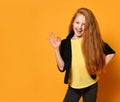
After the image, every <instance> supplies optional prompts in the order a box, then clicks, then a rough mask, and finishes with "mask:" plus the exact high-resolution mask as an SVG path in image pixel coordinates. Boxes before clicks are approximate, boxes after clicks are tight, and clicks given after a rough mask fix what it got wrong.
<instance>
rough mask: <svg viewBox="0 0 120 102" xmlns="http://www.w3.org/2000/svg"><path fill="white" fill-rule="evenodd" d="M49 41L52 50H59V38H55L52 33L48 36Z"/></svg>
mask: <svg viewBox="0 0 120 102" xmlns="http://www.w3.org/2000/svg"><path fill="white" fill-rule="evenodd" d="M49 40H50V42H51V44H52V46H53V47H54V49H59V47H60V44H61V38H60V37H58V36H57V37H55V36H54V34H53V33H51V34H50V36H49Z"/></svg>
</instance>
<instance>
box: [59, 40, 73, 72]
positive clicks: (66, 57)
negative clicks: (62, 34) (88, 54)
mask: <svg viewBox="0 0 120 102" xmlns="http://www.w3.org/2000/svg"><path fill="white" fill-rule="evenodd" d="M60 54H61V57H62V59H63V61H64V68H63V70H60V71H61V72H64V71H65V70H68V69H69V68H70V65H71V47H70V41H69V40H67V39H64V40H62V42H61V46H60Z"/></svg>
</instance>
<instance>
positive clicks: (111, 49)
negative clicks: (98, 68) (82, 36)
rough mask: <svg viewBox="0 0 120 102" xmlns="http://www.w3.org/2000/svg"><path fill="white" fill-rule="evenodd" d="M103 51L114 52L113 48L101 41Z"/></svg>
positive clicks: (105, 52) (106, 52)
mask: <svg viewBox="0 0 120 102" xmlns="http://www.w3.org/2000/svg"><path fill="white" fill-rule="evenodd" d="M103 51H104V54H105V55H107V54H113V53H115V51H114V50H113V48H112V47H111V46H110V45H109V44H108V43H106V42H103Z"/></svg>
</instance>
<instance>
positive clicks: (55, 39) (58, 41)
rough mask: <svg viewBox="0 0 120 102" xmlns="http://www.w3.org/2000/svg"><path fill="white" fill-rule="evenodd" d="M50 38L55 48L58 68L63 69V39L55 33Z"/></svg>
mask: <svg viewBox="0 0 120 102" xmlns="http://www.w3.org/2000/svg"><path fill="white" fill-rule="evenodd" d="M49 39H50V42H51V44H52V46H53V48H54V52H55V57H56V62H57V65H58V68H59V70H60V71H63V68H64V61H63V59H62V57H61V54H60V45H61V39H60V37H55V36H54V35H53V34H50V37H49Z"/></svg>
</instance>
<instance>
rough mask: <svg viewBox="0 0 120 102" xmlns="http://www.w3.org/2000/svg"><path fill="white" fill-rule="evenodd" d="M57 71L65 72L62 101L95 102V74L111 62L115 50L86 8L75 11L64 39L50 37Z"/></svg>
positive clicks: (96, 80)
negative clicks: (104, 39)
mask: <svg viewBox="0 0 120 102" xmlns="http://www.w3.org/2000/svg"><path fill="white" fill-rule="evenodd" d="M50 42H51V44H52V46H53V48H54V51H55V56H56V62H57V66H58V69H59V70H60V71H61V72H64V71H66V73H65V78H64V83H66V84H68V86H69V87H68V90H67V93H66V96H65V98H64V100H63V102H79V100H80V98H81V96H82V97H83V102H96V97H97V88H98V84H97V82H98V79H99V74H100V73H101V72H102V70H103V68H104V67H105V66H106V65H107V64H108V63H109V62H110V61H111V59H112V58H113V57H114V55H115V51H114V50H113V49H112V48H111V47H110V46H109V45H108V44H107V43H105V42H104V41H103V40H102V38H101V35H100V31H99V26H98V23H97V20H96V18H95V16H94V14H93V13H92V12H91V10H89V9H87V8H80V9H78V10H77V12H76V13H75V15H74V16H73V18H72V20H71V24H70V27H69V34H68V36H67V37H66V39H63V40H61V39H60V37H55V36H54V35H53V34H51V35H50Z"/></svg>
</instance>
